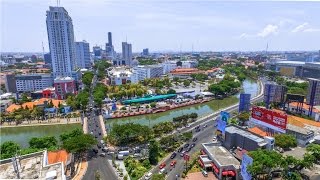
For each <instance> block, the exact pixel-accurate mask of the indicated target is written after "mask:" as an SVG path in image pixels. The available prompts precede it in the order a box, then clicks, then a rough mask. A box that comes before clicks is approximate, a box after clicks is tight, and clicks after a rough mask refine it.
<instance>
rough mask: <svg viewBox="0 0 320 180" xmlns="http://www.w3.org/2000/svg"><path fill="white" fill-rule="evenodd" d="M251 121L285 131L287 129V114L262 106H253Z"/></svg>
mask: <svg viewBox="0 0 320 180" xmlns="http://www.w3.org/2000/svg"><path fill="white" fill-rule="evenodd" d="M250 121H252V122H254V123H256V124H260V125H262V126H265V127H268V128H271V129H274V130H276V131H279V132H282V133H285V132H286V129H287V115H286V114H282V113H278V112H274V111H272V110H269V109H264V108H261V107H253V108H252V114H251V118H250Z"/></svg>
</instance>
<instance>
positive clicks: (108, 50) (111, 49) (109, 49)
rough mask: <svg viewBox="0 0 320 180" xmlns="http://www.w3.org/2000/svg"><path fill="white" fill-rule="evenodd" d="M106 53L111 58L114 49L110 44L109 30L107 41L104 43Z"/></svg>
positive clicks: (110, 35)
mask: <svg viewBox="0 0 320 180" xmlns="http://www.w3.org/2000/svg"><path fill="white" fill-rule="evenodd" d="M106 53H107V56H108V57H109V58H111V59H113V58H114V49H113V45H112V34H111V32H108V43H106Z"/></svg>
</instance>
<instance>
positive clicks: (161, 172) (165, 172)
mask: <svg viewBox="0 0 320 180" xmlns="http://www.w3.org/2000/svg"><path fill="white" fill-rule="evenodd" d="M159 174H167V171H166V169H164V168H163V169H161V170H160V171H159Z"/></svg>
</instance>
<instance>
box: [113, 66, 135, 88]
mask: <svg viewBox="0 0 320 180" xmlns="http://www.w3.org/2000/svg"><path fill="white" fill-rule="evenodd" d="M108 76H109V80H110V84H111V85H122V84H127V83H137V82H138V79H137V76H136V74H134V73H133V72H132V69H131V68H127V67H113V68H110V69H109V70H108Z"/></svg>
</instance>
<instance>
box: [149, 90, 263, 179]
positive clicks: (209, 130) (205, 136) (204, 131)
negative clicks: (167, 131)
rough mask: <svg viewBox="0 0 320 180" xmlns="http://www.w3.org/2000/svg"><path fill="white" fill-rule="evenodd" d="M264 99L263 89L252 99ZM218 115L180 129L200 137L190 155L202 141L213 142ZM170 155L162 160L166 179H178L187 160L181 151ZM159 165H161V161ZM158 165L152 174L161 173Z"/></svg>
mask: <svg viewBox="0 0 320 180" xmlns="http://www.w3.org/2000/svg"><path fill="white" fill-rule="evenodd" d="M262 87H263V85H262ZM262 89H263V88H262ZM262 99H263V95H262V91H261V92H260V94H259V95H258V96H257V97H254V98H252V99H251V103H255V102H260V101H262ZM237 110H238V104H236V105H233V106H230V107H228V108H225V109H223V111H228V112H230V113H231V112H233V111H237ZM218 115H219V112H216V113H213V114H211V115H209V116H207V117H204V118H203V119H201V120H198V121H197V122H196V123H194V124H192V125H191V126H190V127H189V128H184V129H182V130H181V131H180V133H183V132H189V131H192V133H193V137H196V138H198V140H197V141H196V142H195V143H196V145H195V147H193V148H192V149H191V151H190V152H188V154H189V155H192V154H193V153H195V152H199V151H200V149H201V147H202V145H201V144H202V143H206V142H212V139H213V137H214V136H215V135H214V132H215V131H216V128H215V126H214V124H215V120H216V118H217V117H218ZM205 124H206V125H207V127H206V128H204V125H205ZM199 125H200V127H201V131H200V132H195V127H196V126H199ZM174 133H179V132H174ZM187 143H189V144H190V145H191V144H192V143H193V142H192V140H190V141H189V142H187ZM183 145H184V144H183ZM183 145H182V147H183ZM185 149H186V148H184V149H183V150H185ZM170 155H171V154H170ZM170 155H169V157H166V159H164V160H163V161H162V162H163V163H165V164H166V166H165V169H166V172H167V175H166V179H168V180H176V179H178V178H177V177H176V175H181V173H182V172H183V170H184V169H185V161H184V160H183V157H181V156H180V153H177V156H176V157H175V158H174V159H170ZM172 160H176V161H177V164H176V165H175V167H171V166H170V163H171V161H172ZM158 165H160V163H159V164H158ZM158 165H157V166H156V167H155V168H154V169H153V170H152V171H151V172H152V174H156V173H159V170H160V169H159V166H158Z"/></svg>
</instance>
